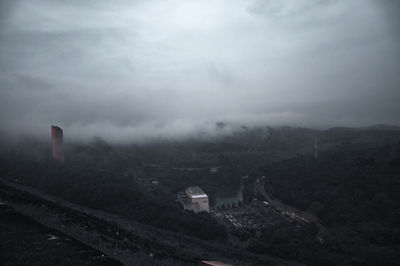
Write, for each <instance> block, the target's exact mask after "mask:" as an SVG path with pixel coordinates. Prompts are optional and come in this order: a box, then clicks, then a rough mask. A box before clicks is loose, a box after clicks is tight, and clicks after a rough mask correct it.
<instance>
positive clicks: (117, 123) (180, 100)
mask: <svg viewBox="0 0 400 266" xmlns="http://www.w3.org/2000/svg"><path fill="white" fill-rule="evenodd" d="M398 2H400V1H397V0H385V1H384V0H351V1H349V0H137V1H132V0H130V1H109V0H104V1H103V0H93V1H81V0H69V1H67V0H60V1H54V0H37V1H28V0H27V1H16V0H0V122H1V125H0V130H1V131H3V132H6V133H10V134H18V133H17V132H22V133H24V134H25V133H27V132H30V133H31V134H32V135H34V136H42V137H43V136H45V137H47V136H48V135H49V134H50V128H49V126H50V125H51V124H57V125H59V126H61V127H62V128H63V129H64V134H65V135H66V136H68V137H70V138H87V137H90V136H102V137H104V138H106V139H109V140H111V139H112V140H130V139H143V138H146V137H156V136H160V135H164V136H182V135H185V134H187V133H192V132H198V131H206V132H207V131H212V130H213V129H214V127H215V122H218V121H223V122H228V123H231V124H233V125H247V126H251V125H291V126H311V127H327V126H365V125H372V124H378V123H386V124H396V125H399V124H400V115H399V114H400V104H399V102H400V88H399V87H400V19H399V14H400V5H399V4H398Z"/></svg>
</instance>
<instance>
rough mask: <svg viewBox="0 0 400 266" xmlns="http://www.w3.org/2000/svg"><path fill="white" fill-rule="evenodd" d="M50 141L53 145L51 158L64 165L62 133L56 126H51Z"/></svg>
mask: <svg viewBox="0 0 400 266" xmlns="http://www.w3.org/2000/svg"><path fill="white" fill-rule="evenodd" d="M51 141H52V145H53V158H54V159H55V160H57V161H59V162H61V163H64V148H63V143H64V140H63V131H62V129H61V128H59V127H58V126H51Z"/></svg>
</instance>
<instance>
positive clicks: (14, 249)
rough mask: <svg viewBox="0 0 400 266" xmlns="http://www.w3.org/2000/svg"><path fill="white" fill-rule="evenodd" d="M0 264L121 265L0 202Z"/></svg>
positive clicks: (10, 265)
mask: <svg viewBox="0 0 400 266" xmlns="http://www.w3.org/2000/svg"><path fill="white" fill-rule="evenodd" d="M0 261H1V265H5V266H14V265H20V266H25V265H26V266H36V265H41V266H53V265H59V266H67V265H87V266H122V263H120V262H118V261H116V260H114V259H111V258H109V257H107V256H104V254H103V253H102V252H100V251H98V250H95V249H93V248H90V247H88V246H86V245H85V244H83V243H81V242H78V241H76V240H75V239H71V238H70V237H68V236H66V235H65V234H62V233H60V232H58V231H55V230H51V229H49V228H46V227H44V226H43V225H41V224H39V223H37V222H35V221H33V220H32V219H30V218H28V217H26V216H23V215H21V214H19V213H17V212H16V211H15V210H14V209H13V208H11V207H9V206H6V205H4V204H3V203H0Z"/></svg>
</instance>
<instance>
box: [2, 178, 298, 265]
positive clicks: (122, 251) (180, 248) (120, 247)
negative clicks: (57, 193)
mask: <svg viewBox="0 0 400 266" xmlns="http://www.w3.org/2000/svg"><path fill="white" fill-rule="evenodd" d="M0 200H2V201H3V202H5V203H6V204H8V205H12V206H15V208H16V209H18V211H20V212H23V213H24V214H25V215H28V216H30V217H33V218H34V219H35V220H36V221H39V222H40V223H42V224H45V225H46V226H48V227H51V228H55V229H57V230H60V231H62V232H64V233H66V234H67V235H69V236H73V237H74V238H77V239H79V240H80V241H82V242H84V243H86V244H88V245H90V246H94V247H96V248H97V249H99V250H102V251H103V252H104V254H108V255H112V256H115V258H118V260H120V261H122V262H124V264H125V265H197V264H198V263H199V262H200V261H202V260H218V261H225V262H229V263H232V264H234V265H271V266H274V265H276V266H284V265H287V266H289V265H299V264H298V263H293V262H289V261H286V260H282V259H279V258H274V257H271V256H265V255H255V254H252V253H249V252H246V251H244V250H239V249H234V248H232V247H230V246H228V245H225V244H222V243H215V242H208V241H202V240H200V239H196V238H192V237H186V236H182V235H179V234H175V233H171V232H168V231H165V230H160V229H157V228H154V227H152V226H148V225H143V224H140V223H137V222H133V221H129V220H126V219H124V218H122V217H119V216H114V215H110V214H107V213H104V212H100V211H96V210H92V209H89V208H85V207H83V206H78V205H75V204H72V203H69V202H66V201H63V200H61V199H57V198H54V197H52V196H49V195H46V194H44V193H41V192H39V191H36V190H34V189H31V188H27V187H22V186H19V185H15V184H11V183H9V182H4V181H1V182H0ZM10 237H12V236H10ZM12 240H13V239H12V238H11V241H12Z"/></svg>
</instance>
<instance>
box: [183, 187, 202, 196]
mask: <svg viewBox="0 0 400 266" xmlns="http://www.w3.org/2000/svg"><path fill="white" fill-rule="evenodd" d="M186 193H188V194H189V196H190V197H192V198H202V197H207V195H206V193H204V191H203V190H202V189H201V188H200V187H198V186H195V187H188V188H187V189H186Z"/></svg>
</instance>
